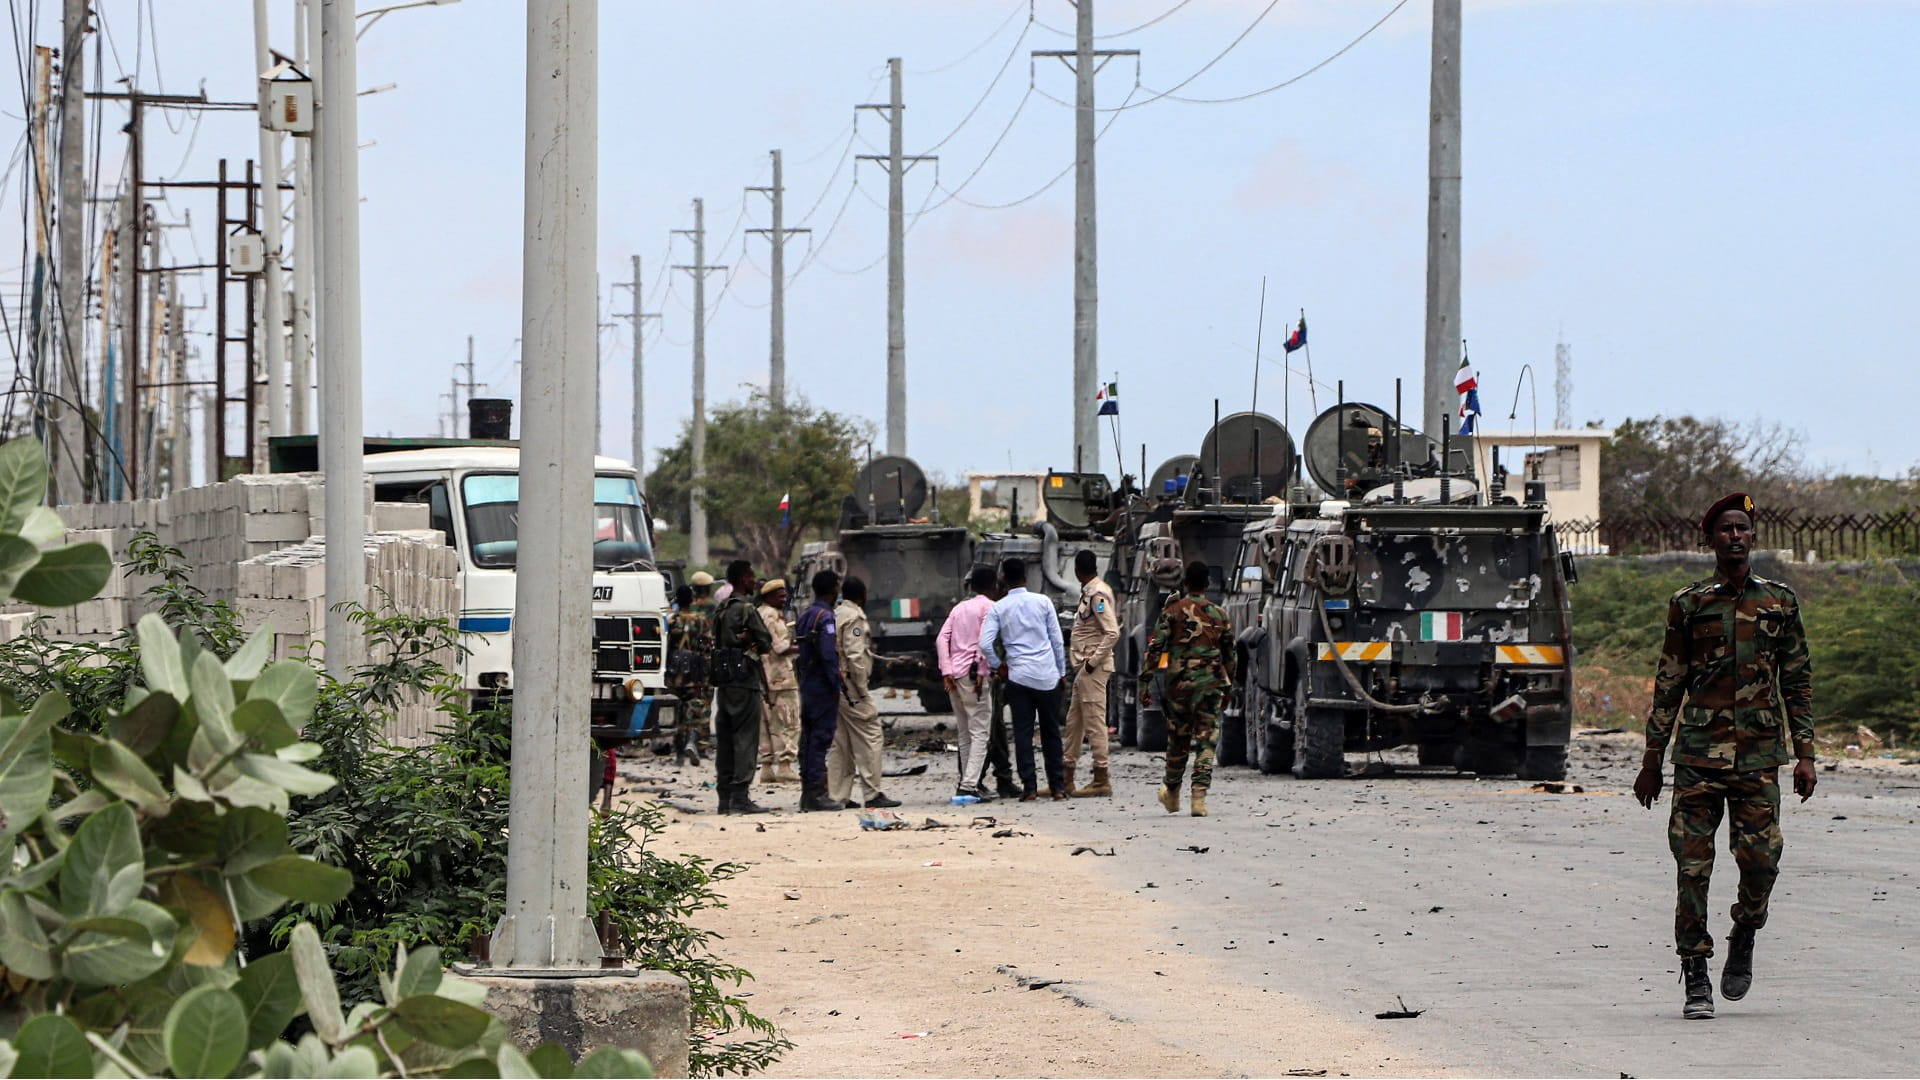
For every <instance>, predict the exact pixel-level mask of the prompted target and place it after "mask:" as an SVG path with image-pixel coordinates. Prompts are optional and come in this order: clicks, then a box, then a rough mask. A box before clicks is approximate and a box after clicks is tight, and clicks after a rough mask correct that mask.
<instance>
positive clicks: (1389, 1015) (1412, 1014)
mask: <svg viewBox="0 0 1920 1080" xmlns="http://www.w3.org/2000/svg"><path fill="white" fill-rule="evenodd" d="M1393 1000H1395V1001H1397V1002H1399V1003H1400V1007H1399V1008H1398V1009H1388V1010H1387V1011H1386V1012H1377V1013H1374V1014H1373V1018H1374V1019H1375V1020H1412V1019H1415V1018H1417V1017H1418V1016H1419V1015H1420V1014H1421V1013H1424V1012H1426V1011H1427V1010H1425V1009H1409V1008H1407V1003H1406V1000H1405V999H1403V998H1402V997H1401V996H1400V995H1399V994H1395V995H1393Z"/></svg>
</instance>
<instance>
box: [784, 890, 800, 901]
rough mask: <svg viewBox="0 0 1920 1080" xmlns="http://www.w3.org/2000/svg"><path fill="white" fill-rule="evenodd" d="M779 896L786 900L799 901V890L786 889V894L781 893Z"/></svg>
mask: <svg viewBox="0 0 1920 1080" xmlns="http://www.w3.org/2000/svg"><path fill="white" fill-rule="evenodd" d="M780 895H782V896H784V897H786V898H787V899H788V900H798V899H800V890H799V889H788V890H787V891H786V892H784V893H781V894H780Z"/></svg>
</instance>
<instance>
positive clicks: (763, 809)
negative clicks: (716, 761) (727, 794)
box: [722, 784, 773, 814]
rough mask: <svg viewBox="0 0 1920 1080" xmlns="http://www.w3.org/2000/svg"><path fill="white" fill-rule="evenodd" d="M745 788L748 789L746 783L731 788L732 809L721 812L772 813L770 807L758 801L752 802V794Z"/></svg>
mask: <svg viewBox="0 0 1920 1080" xmlns="http://www.w3.org/2000/svg"><path fill="white" fill-rule="evenodd" d="M747 789H748V785H746V784H741V785H739V786H737V787H735V788H734V789H733V804H732V809H729V810H725V811H722V812H723V813H728V814H771V813H773V808H772V807H768V806H761V805H760V804H759V803H757V802H754V801H753V795H752V794H751V793H749V791H748V790H747Z"/></svg>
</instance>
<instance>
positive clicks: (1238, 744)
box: [1213, 697, 1247, 765]
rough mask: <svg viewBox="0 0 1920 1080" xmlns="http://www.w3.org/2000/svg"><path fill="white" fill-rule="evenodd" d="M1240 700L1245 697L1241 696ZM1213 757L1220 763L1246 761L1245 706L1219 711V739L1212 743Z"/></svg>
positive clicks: (1238, 763)
mask: <svg viewBox="0 0 1920 1080" xmlns="http://www.w3.org/2000/svg"><path fill="white" fill-rule="evenodd" d="M1241 700H1242V702H1244V701H1245V700H1246V699H1245V698H1244V697H1242V698H1241ZM1213 759H1214V761H1215V763H1217V764H1220V765H1245V764H1246V763H1247V722H1246V707H1245V705H1244V704H1243V705H1242V706H1241V707H1240V708H1238V709H1234V710H1231V711H1228V710H1225V709H1222V710H1221V712H1220V739H1219V741H1218V742H1217V743H1216V744H1215V745H1214V751H1213Z"/></svg>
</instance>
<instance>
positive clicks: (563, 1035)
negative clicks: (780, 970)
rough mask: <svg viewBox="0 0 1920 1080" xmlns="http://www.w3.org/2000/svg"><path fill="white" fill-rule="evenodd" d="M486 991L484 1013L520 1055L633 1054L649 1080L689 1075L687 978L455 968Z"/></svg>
mask: <svg viewBox="0 0 1920 1080" xmlns="http://www.w3.org/2000/svg"><path fill="white" fill-rule="evenodd" d="M449 974H451V975H452V976H453V977H455V978H459V979H464V980H466V981H468V982H474V983H479V984H480V985H481V986H484V987H486V988H487V1004H486V1009H487V1011H488V1012H490V1013H492V1014H493V1015H495V1016H497V1017H499V1018H500V1022H501V1023H503V1024H505V1025H506V1028H507V1037H508V1038H509V1039H512V1040H513V1044H514V1045H515V1046H517V1047H519V1048H520V1049H521V1050H523V1051H530V1050H532V1049H533V1048H534V1047H537V1046H539V1045H540V1044H541V1043H549V1042H550V1043H558V1044H560V1045H561V1046H562V1047H564V1048H566V1051H567V1052H568V1053H569V1054H572V1055H573V1056H574V1059H575V1060H578V1059H579V1058H580V1056H581V1055H583V1054H586V1053H589V1052H591V1051H594V1050H598V1049H599V1048H601V1047H603V1046H617V1047H620V1048H621V1049H624V1050H638V1051H640V1052H641V1053H643V1054H645V1055H647V1060H648V1061H649V1062H651V1063H652V1064H653V1074H654V1075H655V1076H685V1075H687V1034H688V1031H689V1030H690V1025H691V1018H690V1015H689V1011H688V1010H689V1004H688V1000H689V999H688V989H687V980H685V979H683V978H681V977H680V976H678V975H671V974H668V973H667V972H664V971H640V970H635V969H627V970H592V969H586V970H580V969H556V970H543V969H538V968H495V967H479V966H476V965H472V964H455V965H453V967H452V970H451V971H450V972H449Z"/></svg>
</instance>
